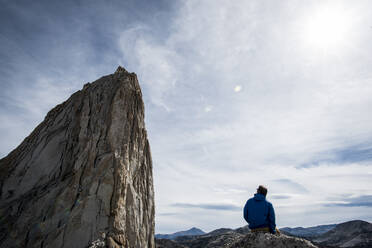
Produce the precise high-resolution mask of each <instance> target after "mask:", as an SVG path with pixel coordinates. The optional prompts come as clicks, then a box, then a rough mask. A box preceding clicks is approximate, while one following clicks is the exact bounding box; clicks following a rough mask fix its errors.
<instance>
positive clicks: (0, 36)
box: [0, 0, 372, 233]
mask: <svg viewBox="0 0 372 248" xmlns="http://www.w3.org/2000/svg"><path fill="white" fill-rule="evenodd" d="M0 4H1V6H2V7H1V8H0V75H1V78H0V89H1V90H0V137H1V139H0V157H4V156H6V155H7V154H8V153H9V152H10V151H11V150H13V149H14V148H15V147H16V146H17V145H19V144H20V143H21V142H22V140H23V139H24V138H25V137H26V136H27V135H28V134H30V133H31V132H32V130H33V129H34V128H35V127H36V126H37V125H38V123H40V122H41V121H42V120H43V118H44V117H45V115H46V113H47V112H48V111H49V110H50V109H51V108H53V107H54V106H55V105H57V104H59V103H61V102H62V101H64V100H66V99H67V98H68V97H69V96H70V95H71V94H72V93H73V92H75V91H77V90H80V89H81V88H82V87H83V85H84V84H85V83H86V82H92V81H94V80H96V79H98V78H99V77H101V76H103V75H107V74H111V73H113V72H114V71H115V70H116V68H117V67H118V66H119V65H122V66H124V67H125V68H126V69H127V70H128V71H130V72H135V73H136V74H137V75H138V78H139V82H140V85H141V87H142V91H143V97H144V102H145V111H146V112H145V114H146V128H147V130H148V135H149V141H150V144H151V150H152V158H153V173H154V184H155V204H156V233H172V232H176V231H180V230H186V229H189V228H191V227H194V226H195V227H198V228H201V229H202V230H204V231H212V230H214V229H217V228H222V227H229V228H237V227H241V226H244V225H246V223H245V221H244V220H243V217H242V214H243V213H242V209H243V207H244V204H245V202H246V200H247V199H248V198H250V197H252V196H253V194H254V193H255V191H256V188H257V186H258V185H259V184H263V185H266V186H267V187H268V196H267V199H268V200H269V201H271V202H272V203H273V205H274V208H275V212H276V218H277V225H278V226H279V227H284V226H290V227H296V226H304V227H306V226H313V225H319V224H330V223H340V222H344V221H348V220H353V219H362V220H365V221H370V222H371V221H372V211H371V210H372V115H371V114H370V113H371V109H372V70H371V68H372V56H371V54H372V45H371V44H372V2H371V1H368V0H366V1H363V0H355V1H342V0H334V1H327V0H322V1H315V0H309V1H306V2H305V1H294V0H293V1H292V0H283V1H274V0H268V1H259V0H257V1H254V0H250V1H248V0H246V1H237V0H236V1H227V0H226V1H223V0H202V1H197V0H188V1H180V0H174V1H173V0H168V1H167V0H157V1H144V0H140V1H134V0H133V1H131V0H127V1H98V0H89V1H88V0H86V1H78V0H75V1H72V0H71V1H70V0H68V1H50V0H48V1H46V0H45V1H26V0H13V1H8V0H0Z"/></svg>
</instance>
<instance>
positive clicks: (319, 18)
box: [303, 5, 353, 49]
mask: <svg viewBox="0 0 372 248" xmlns="http://www.w3.org/2000/svg"><path fill="white" fill-rule="evenodd" d="M305 18H306V19H305V20H304V26H303V39H304V41H305V42H306V43H307V44H308V45H310V46H313V47H314V48H320V49H329V48H335V47H339V46H343V45H345V42H346V41H347V40H348V39H349V38H350V37H348V36H349V34H350V31H351V26H352V25H351V24H352V21H353V18H352V16H351V15H350V12H348V11H347V9H346V7H345V6H337V5H335V6H331V5H327V6H322V7H320V8H318V9H314V12H312V13H310V15H308V16H306V17H305Z"/></svg>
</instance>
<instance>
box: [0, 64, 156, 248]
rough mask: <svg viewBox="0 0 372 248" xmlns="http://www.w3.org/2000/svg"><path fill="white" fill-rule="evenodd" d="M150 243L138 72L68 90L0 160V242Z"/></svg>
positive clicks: (149, 187) (148, 165) (147, 161)
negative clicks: (23, 138) (65, 98)
mask: <svg viewBox="0 0 372 248" xmlns="http://www.w3.org/2000/svg"><path fill="white" fill-rule="evenodd" d="M104 246H107V247H154V246H155V244H154V191H153V178H152V162H151V155H150V146H149V143H148V140H147V134H146V130H145V124H144V104H143V101H142V94H141V90H140V86H139V84H138V81H137V77H136V75H135V74H134V73H128V72H127V71H126V70H125V69H124V68H121V67H119V68H118V69H117V71H116V72H115V73H114V74H111V75H108V76H104V77H102V78H100V79H98V80H97V81H95V82H93V83H88V84H86V85H85V86H84V88H83V89H82V90H80V91H78V92H76V93H74V94H73V95H72V96H71V97H70V98H69V99H68V100H67V101H65V102H64V103H62V104H60V105H58V106H56V107H55V108H54V109H52V110H51V111H50V112H49V113H48V114H47V116H46V117H45V120H44V121H43V122H42V123H41V124H40V125H39V126H38V127H36V129H35V130H34V131H33V132H32V133H31V134H30V135H29V136H28V137H27V138H26V139H25V140H24V141H23V142H22V143H21V144H20V145H19V146H18V147H17V148H16V149H15V150H14V151H12V152H11V153H10V154H9V155H8V156H7V157H5V158H3V159H1V160H0V247H69V248H70V247H104Z"/></svg>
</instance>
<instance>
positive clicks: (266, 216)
mask: <svg viewBox="0 0 372 248" xmlns="http://www.w3.org/2000/svg"><path fill="white" fill-rule="evenodd" d="M266 195H267V188H265V187H264V186H262V185H260V186H259V187H258V189H257V194H255V195H254V197H252V198H251V199H249V200H248V201H247V203H246V204H245V206H244V219H245V220H246V221H247V222H248V224H249V228H250V229H251V231H252V232H270V233H272V234H275V233H276V225H275V212H274V208H273V205H272V204H271V203H270V202H268V201H266Z"/></svg>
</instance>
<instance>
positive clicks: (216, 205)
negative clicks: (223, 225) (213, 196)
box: [171, 203, 242, 211]
mask: <svg viewBox="0 0 372 248" xmlns="http://www.w3.org/2000/svg"><path fill="white" fill-rule="evenodd" d="M171 206H172V207H179V208H201V209H206V210H220V211H242V207H241V206H236V205H233V204H219V203H213V204H205V203H201V204H191V203H174V204H171Z"/></svg>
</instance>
